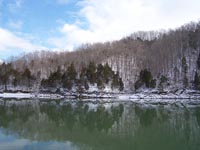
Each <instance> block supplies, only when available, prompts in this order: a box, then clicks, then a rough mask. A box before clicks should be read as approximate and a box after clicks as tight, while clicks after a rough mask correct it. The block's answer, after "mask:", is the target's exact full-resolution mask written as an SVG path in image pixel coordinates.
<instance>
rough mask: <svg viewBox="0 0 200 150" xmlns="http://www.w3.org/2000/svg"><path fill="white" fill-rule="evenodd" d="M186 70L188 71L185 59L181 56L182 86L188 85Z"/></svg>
mask: <svg viewBox="0 0 200 150" xmlns="http://www.w3.org/2000/svg"><path fill="white" fill-rule="evenodd" d="M187 71H188V66H187V60H186V58H185V56H184V57H183V58H182V72H183V86H184V88H187V86H188V78H187Z"/></svg>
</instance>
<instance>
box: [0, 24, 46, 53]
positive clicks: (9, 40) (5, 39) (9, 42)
mask: <svg viewBox="0 0 200 150" xmlns="http://www.w3.org/2000/svg"><path fill="white" fill-rule="evenodd" d="M10 49H13V50H17V49H18V50H23V51H24V52H31V51H35V50H42V49H45V47H42V46H39V45H34V44H32V43H31V42H30V41H28V40H26V39H24V38H21V37H18V36H16V35H15V34H13V33H12V32H10V31H9V30H6V29H3V28H0V51H1V52H4V51H7V50H10Z"/></svg>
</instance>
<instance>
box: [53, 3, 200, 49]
mask: <svg viewBox="0 0 200 150" xmlns="http://www.w3.org/2000/svg"><path fill="white" fill-rule="evenodd" d="M60 1H62V0H60ZM63 1H64V0H63ZM78 5H79V6H81V10H80V12H79V18H81V19H79V18H77V20H76V21H75V23H74V24H68V23H66V24H65V25H64V26H62V27H61V29H60V32H61V33H62V34H63V36H62V37H53V38H50V39H49V42H50V43H51V44H52V45H54V46H56V47H57V48H61V49H73V48H74V46H76V45H80V44H83V43H87V42H89V43H93V42H105V41H110V40H117V39H120V38H122V37H124V36H127V35H129V34H131V33H132V32H135V31H139V30H140V31H141V30H159V29H169V28H176V27H178V26H181V25H182V24H185V23H187V22H189V21H196V20H198V19H199V17H200V16H199V14H200V9H199V6H200V1H199V0H193V1H188V0H175V1H174V0H81V1H79V2H78ZM81 20H85V22H82V23H83V24H87V25H88V28H86V29H85V28H81V26H80V25H79V24H77V22H79V23H80V22H81Z"/></svg>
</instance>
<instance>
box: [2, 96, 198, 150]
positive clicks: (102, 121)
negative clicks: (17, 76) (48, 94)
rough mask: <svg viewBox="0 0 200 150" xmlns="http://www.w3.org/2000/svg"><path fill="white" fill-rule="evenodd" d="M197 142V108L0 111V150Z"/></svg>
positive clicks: (57, 106) (36, 104) (65, 106)
mask: <svg viewBox="0 0 200 150" xmlns="http://www.w3.org/2000/svg"><path fill="white" fill-rule="evenodd" d="M199 139H200V107H198V106H192V107H178V106H177V105H141V104H134V103H105V104H100V103H99V104H98V103H97V104H94V103H83V102H64V101H52V102H44V101H35V100H21V101H15V100H6V101H1V105H0V149H8V148H9V149H12V148H14V149H51V148H54V149H81V150H82V149H86V150H88V149H91V150H121V149H124V150H129V149H130V150H131V149H136V150H145V149H148V150H160V149H162V150H165V149H166V150H168V149H172V150H178V149H182V150H188V149H190V150H197V149H200V142H199ZM6 146H7V147H6Z"/></svg>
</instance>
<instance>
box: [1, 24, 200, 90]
mask: <svg viewBox="0 0 200 150" xmlns="http://www.w3.org/2000/svg"><path fill="white" fill-rule="evenodd" d="M199 50H200V22H199V23H189V24H186V25H184V26H182V27H180V28H177V29H175V30H169V31H162V32H161V31H160V32H158V31H150V32H137V33H133V34H131V35H130V36H128V37H125V38H123V39H121V40H119V41H113V42H107V43H95V44H88V45H83V46H81V47H79V48H78V49H76V50H75V51H73V52H65V51H64V52H50V51H49V52H48V51H42V52H34V53H30V54H26V55H25V56H23V57H20V58H14V59H12V60H11V61H10V63H8V64H7V65H6V68H9V67H10V68H13V69H14V70H15V71H16V70H17V72H18V73H16V72H15V73H13V72H12V73H11V72H10V73H9V71H8V72H7V75H8V77H7V78H6V79H4V78H3V75H4V73H5V71H6V69H2V68H3V67H4V66H5V64H2V65H1V82H0V83H1V85H2V88H3V87H4V86H3V85H4V84H8V85H10V86H12V85H13V83H14V81H15V80H14V79H17V78H16V76H17V74H18V75H19V74H20V73H21V75H22V74H23V75H24V78H26V77H27V80H29V77H30V79H31V83H28V82H27V81H24V84H23V86H27V85H28V84H32V85H29V86H34V85H35V84H36V83H37V82H41V81H42V80H48V79H49V77H50V76H51V75H52V74H53V73H55V72H56V71H58V69H59V71H60V72H61V74H62V75H64V73H65V72H66V71H67V70H68V68H69V67H70V65H71V64H73V65H74V67H75V71H76V72H77V78H80V74H81V71H82V69H83V68H84V67H87V66H88V65H89V64H90V63H94V64H95V65H96V66H95V67H96V69H97V66H98V65H99V64H102V65H103V66H106V65H107V64H108V66H109V67H110V68H111V70H112V71H113V72H114V73H113V76H112V78H114V74H117V75H119V77H118V78H119V80H121V79H122V82H123V84H124V89H125V90H126V91H135V89H137V90H139V89H141V88H151V89H152V88H156V89H159V90H161V91H163V90H164V89H166V88H171V89H173V90H176V89H199V86H200V79H199V75H200V57H199ZM3 65H4V66H3ZM4 68H5V67H4ZM8 70H9V69H8ZM29 71H30V72H29ZM95 72H96V73H97V70H95ZM11 74H12V75H11ZM38 78H41V79H40V80H38ZM95 79H96V80H97V78H95ZM55 80H56V79H55ZM87 80H88V78H87ZM110 80H112V79H110ZM95 82H96V81H95ZM62 83H63V82H62ZM73 83H74V84H75V82H73ZM96 83H97V82H96ZM107 83H108V82H107ZM90 84H91V82H90ZM111 84H112V83H111V82H110V83H109V84H108V85H111ZM16 87H17V85H16ZM58 87H59V86H58ZM105 87H106V85H105V86H104V88H105Z"/></svg>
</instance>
